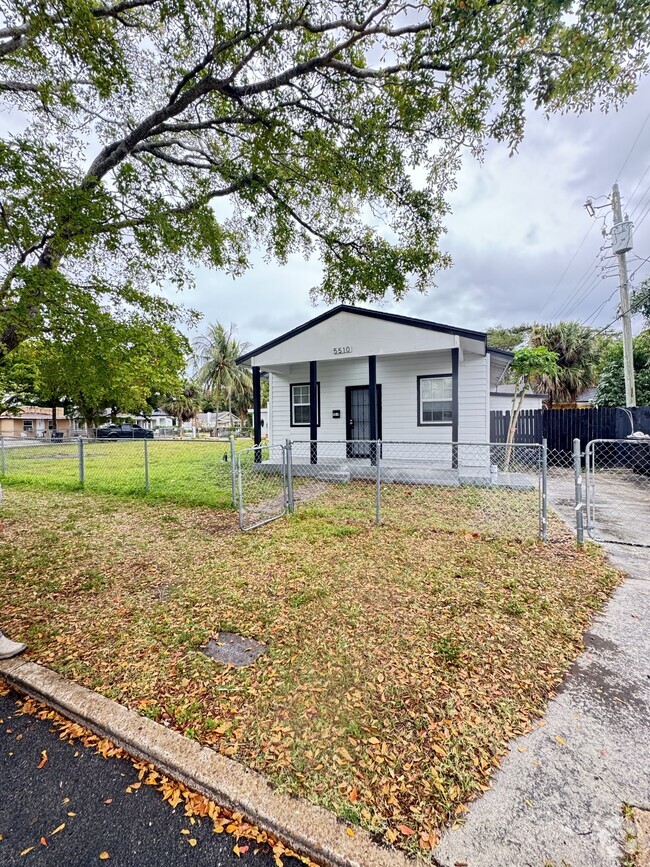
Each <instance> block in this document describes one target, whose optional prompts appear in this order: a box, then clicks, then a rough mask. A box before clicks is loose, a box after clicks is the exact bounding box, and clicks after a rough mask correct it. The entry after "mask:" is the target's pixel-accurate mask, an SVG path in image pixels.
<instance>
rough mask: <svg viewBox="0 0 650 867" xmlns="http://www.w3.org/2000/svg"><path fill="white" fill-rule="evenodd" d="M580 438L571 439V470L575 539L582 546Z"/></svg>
mask: <svg viewBox="0 0 650 867" xmlns="http://www.w3.org/2000/svg"><path fill="white" fill-rule="evenodd" d="M580 457H581V455H580V440H579V439H574V440H573V472H574V475H575V484H576V540H577V542H578V545H579V546H580V547H582V546H583V545H584V541H585V530H584V515H583V511H582V465H581V462H580Z"/></svg>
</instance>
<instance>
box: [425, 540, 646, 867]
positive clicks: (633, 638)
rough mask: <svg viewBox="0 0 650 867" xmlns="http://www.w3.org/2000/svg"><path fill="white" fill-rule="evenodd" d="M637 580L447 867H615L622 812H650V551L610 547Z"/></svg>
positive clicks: (454, 836)
mask: <svg viewBox="0 0 650 867" xmlns="http://www.w3.org/2000/svg"><path fill="white" fill-rule="evenodd" d="M604 547H605V549H606V551H607V554H608V557H609V559H610V561H611V562H612V563H613V564H614V565H615V566H617V567H618V568H620V569H622V570H623V571H625V572H627V573H628V575H629V577H628V578H627V579H626V581H625V582H624V583H623V584H622V585H621V586H620V587H619V588H618V589H617V590H616V592H615V593H614V595H613V597H612V599H611V600H610V602H609V604H608V605H607V607H606V609H605V610H604V612H603V613H602V614H601V615H599V616H598V617H597V618H596V619H595V621H594V623H593V625H592V627H591V629H590V630H589V632H588V633H587V636H586V639H585V646H586V649H585V652H584V653H583V654H582V655H581V656H580V658H579V659H578V660H577V661H576V662H575V664H574V665H573V667H572V669H571V671H570V673H569V675H568V676H567V678H566V681H565V683H564V684H563V687H562V689H561V690H560V691H559V693H558V695H557V697H556V698H555V699H554V700H553V701H552V702H551V703H550V705H549V708H548V713H547V716H546V719H545V723H546V724H545V725H543V726H540V727H538V728H536V729H535V730H534V731H533V732H532V733H531V734H530V735H528V736H526V737H521V738H518V739H517V740H516V741H514V743H513V745H512V749H511V752H510V754H509V756H508V757H507V758H506V760H505V761H504V763H503V766H502V768H501V770H500V771H499V772H498V773H497V775H496V777H495V780H494V785H493V787H492V789H491V790H490V791H489V792H488V793H487V794H486V795H485V796H484V797H483V798H482V799H481V800H479V801H477V802H476V803H475V804H474V805H473V806H472V808H471V811H470V813H469V816H468V818H467V821H466V822H465V824H464V825H463V826H462V827H461V828H459V829H456V830H452V831H448V832H447V833H446V834H445V835H444V836H443V838H442V840H441V842H440V844H439V846H438V848H437V849H436V851H435V853H434V855H435V858H436V860H437V861H438V862H439V863H440V864H441V865H445V867H454V865H456V864H466V865H468V867H495V865H499V867H529V865H530V867H545V865H547V864H553V865H558V867H559V865H562V867H568V865H570V867H608V865H612V867H614V865H619V864H620V863H621V859H622V856H623V846H624V841H625V832H624V817H623V810H622V807H623V804H625V803H627V804H632V805H634V806H636V807H641V808H643V809H646V810H647V809H648V808H650V627H649V624H650V550H649V549H642V548H626V547H624V546H622V545H605V546H604Z"/></svg>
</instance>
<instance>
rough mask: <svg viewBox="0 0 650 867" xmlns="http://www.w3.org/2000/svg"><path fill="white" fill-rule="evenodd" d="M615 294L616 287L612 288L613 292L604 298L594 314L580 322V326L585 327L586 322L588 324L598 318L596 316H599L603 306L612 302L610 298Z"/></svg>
mask: <svg viewBox="0 0 650 867" xmlns="http://www.w3.org/2000/svg"><path fill="white" fill-rule="evenodd" d="M617 292H618V286H616V287H615V288H614V290H613V292H611V293H610V294H609V295H608V296H607V298H605V300H604V301H603V303H602V304H599V305H598V307H596V309H595V310H594V312H593V313H591V314H590V315H589V316H587V318H586V319H583V320H582V322H581V323H580V324H581V325H586V324H587V322H590V321H591V320H592V319H594V318H595V317H596V316H598V314H599V313H600V311H601V310H602V309H603V307H604V306H605V304H609V302H610V301H611V300H612V298H613V297H614V295H616V293H617Z"/></svg>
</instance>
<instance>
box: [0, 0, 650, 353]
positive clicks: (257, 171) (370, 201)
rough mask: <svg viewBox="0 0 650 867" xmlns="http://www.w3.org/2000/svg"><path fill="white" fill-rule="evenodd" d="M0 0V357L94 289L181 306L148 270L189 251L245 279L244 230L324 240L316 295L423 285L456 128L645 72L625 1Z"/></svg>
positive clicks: (292, 243)
mask: <svg viewBox="0 0 650 867" xmlns="http://www.w3.org/2000/svg"><path fill="white" fill-rule="evenodd" d="M0 10H1V12H2V18H3V22H2V27H1V29H0V33H1V35H0V92H1V93H2V95H3V100H4V101H5V103H6V104H9V105H10V106H12V107H15V108H16V109H18V110H19V111H20V112H21V115H20V116H21V117H23V118H25V121H26V125H25V128H24V129H23V130H22V131H21V132H19V133H15V134H10V133H5V134H4V135H3V136H2V138H1V139H0V184H1V185H2V190H3V193H2V202H1V205H2V210H1V212H0V266H1V267H2V274H3V277H2V281H1V282H0V310H1V311H2V312H1V313H0V353H6V352H9V351H13V350H14V349H15V348H16V347H17V346H18V345H19V344H20V343H21V342H23V341H25V340H28V339H30V338H33V337H39V338H40V337H42V336H45V337H47V338H48V339H49V338H50V337H52V338H54V339H56V340H59V339H64V338H65V339H72V338H73V337H74V336H75V335H76V331H77V323H79V322H82V323H85V324H86V325H88V324H89V323H90V321H91V319H93V318H94V316H95V312H96V310H97V309H98V308H99V309H101V310H104V311H109V310H113V311H115V310H118V309H123V308H125V307H126V308H128V309H130V310H131V311H136V312H137V313H138V315H139V316H141V317H143V318H144V319H146V320H147V321H148V322H149V323H150V324H153V323H156V322H165V323H167V324H172V325H173V324H175V323H178V322H179V321H180V320H181V319H182V317H183V316H184V315H185V314H184V311H183V310H182V309H181V308H180V307H179V306H178V305H175V304H173V303H171V302H169V301H167V300H165V298H164V297H163V296H162V295H161V293H160V292H159V289H160V288H161V287H163V286H166V285H167V284H169V283H171V284H173V285H175V286H178V287H180V288H184V287H186V286H187V285H188V284H189V283H191V280H192V266H193V265H194V264H195V263H202V264H204V265H206V266H207V267H208V268H211V269H218V270H225V271H228V272H230V273H232V274H238V273H240V272H241V271H242V269H243V268H245V267H246V265H247V262H248V255H249V251H250V249H251V248H252V246H253V245H255V246H257V247H260V248H262V249H263V250H264V251H265V252H266V253H267V254H268V256H273V257H275V258H276V259H277V260H279V261H280V262H284V261H286V259H287V257H288V256H289V254H290V253H295V252H300V253H302V254H304V255H306V256H310V255H318V256H319V257H320V259H321V262H322V263H323V268H324V271H323V279H322V282H321V284H320V286H318V287H316V289H315V290H314V291H316V292H317V293H318V294H320V295H321V296H322V297H324V298H326V299H328V300H333V299H344V300H348V301H354V300H373V299H379V298H382V297H383V296H384V295H385V294H386V293H388V292H392V293H393V294H394V295H395V296H396V297H397V298H399V297H401V296H403V295H404V293H405V292H406V291H407V290H408V289H409V288H416V289H419V290H423V289H425V288H427V287H429V286H430V285H431V281H432V279H433V278H434V275H435V273H436V271H437V270H438V269H440V268H442V267H445V266H447V265H448V264H449V258H448V256H447V255H445V254H444V252H442V251H441V250H440V248H439V241H440V237H441V233H442V232H443V220H444V218H445V215H446V213H447V205H446V203H445V195H446V193H447V192H448V191H449V189H451V188H452V187H453V185H454V182H455V181H454V177H455V173H456V171H457V169H458V167H459V165H460V157H461V154H462V149H461V148H462V146H461V145H459V142H462V143H463V145H464V146H466V147H468V148H469V149H471V150H472V151H473V152H474V153H477V154H480V153H481V151H482V149H483V147H484V146H485V144H486V142H487V141H488V140H489V139H496V140H499V141H503V142H505V143H507V144H508V145H509V146H510V147H511V148H514V147H516V145H517V143H518V142H519V141H520V140H521V138H522V136H523V131H524V124H525V110H526V107H527V106H528V105H530V104H531V103H532V104H534V105H536V106H538V107H540V108H542V109H543V110H546V111H556V110H562V111H564V110H576V111H581V110H584V109H588V108H590V107H592V106H593V105H594V104H595V103H597V102H599V101H600V102H601V103H602V104H603V105H605V106H609V105H611V104H612V103H614V104H616V103H617V102H618V101H620V100H622V99H623V98H625V97H626V96H627V95H629V94H630V93H631V92H632V91H633V90H634V87H635V84H636V81H637V80H638V76H639V74H640V73H641V72H643V71H645V70H646V69H647V67H648V19H647V14H646V10H645V7H644V4H642V3H639V2H638V0H622V2H620V3H613V2H611V0H576V2H573V3H571V4H567V3H558V2H541V3H531V2H530V0H509V2H508V3H505V2H486V0H465V2H461V3H450V2H440V3H430V4H422V5H420V6H417V7H415V8H413V9H411V10H410V11H409V15H408V18H407V19H405V17H404V7H403V5H402V4H401V3H396V2H389V3H383V4H380V5H378V6H376V7H375V8H370V7H367V6H364V5H363V4H361V5H360V4H359V3H358V2H357V0H342V2H341V3H338V4H336V5H335V6H332V4H330V3H326V2H322V0H316V2H314V3H311V4H309V5H308V6H303V5H301V4H298V5H296V4H292V3H287V2H284V0H282V2H279V0H264V2H262V0H251V2H248V3H239V4H237V3H235V4H230V5H228V7H227V9H226V7H224V5H223V4H221V3H218V2H216V0H126V2H125V0H105V2H102V3H99V2H97V0H74V2H69V0H65V2H64V0H39V2H38V3H26V2H24V0H1V2H0ZM414 166H419V167H421V169H422V171H420V172H418V173H417V174H414V172H413V167H414ZM414 177H417V178H418V180H417V183H416V182H415V181H414ZM420 179H423V180H420ZM220 200H221V201H222V204H221V205H218V206H217V204H215V203H219V202H220Z"/></svg>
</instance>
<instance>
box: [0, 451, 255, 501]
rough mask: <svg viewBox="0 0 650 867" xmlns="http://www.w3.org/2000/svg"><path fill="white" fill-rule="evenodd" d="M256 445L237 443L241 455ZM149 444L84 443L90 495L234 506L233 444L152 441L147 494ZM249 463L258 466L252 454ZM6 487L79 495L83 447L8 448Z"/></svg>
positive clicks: (86, 481) (5, 458) (5, 462)
mask: <svg viewBox="0 0 650 867" xmlns="http://www.w3.org/2000/svg"><path fill="white" fill-rule="evenodd" d="M250 446H251V441H250V440H247V439H239V440H237V441H236V447H237V449H238V450H241V449H244V448H248V447H250ZM144 450H145V445H144V441H143V440H135V441H134V440H117V441H114V442H112V441H106V440H97V441H90V442H86V443H84V470H85V481H84V486H83V487H84V490H86V491H88V492H90V493H101V494H116V495H119V496H127V497H131V496H141V497H146V498H147V499H149V500H153V501H156V500H159V501H172V502H177V503H182V504H184V505H189V506H193V505H195V506H213V507H216V508H227V507H228V506H230V505H231V499H232V498H231V475H230V461H229V460H227V461H226V460H224V458H226V457H228V456H229V451H230V445H229V443H224V442H218V441H215V440H186V441H179V440H171V441H167V440H148V441H147V450H148V460H149V491H148V493H147V492H146V491H145V460H144V459H145V454H144ZM246 459H247V460H249V461H252V458H250V456H249V455H248V454H247V456H246ZM4 469H5V472H4V475H3V476H2V483H3V484H5V485H12V484H19V485H24V484H28V485H34V486H38V487H41V488H45V489H50V490H52V489H56V490H68V491H70V490H78V489H79V488H80V487H81V486H80V481H79V445H78V443H77V442H73V443H39V444H34V445H31V444H29V445H23V444H22V443H21V444H20V445H18V446H6V447H5V449H4Z"/></svg>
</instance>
